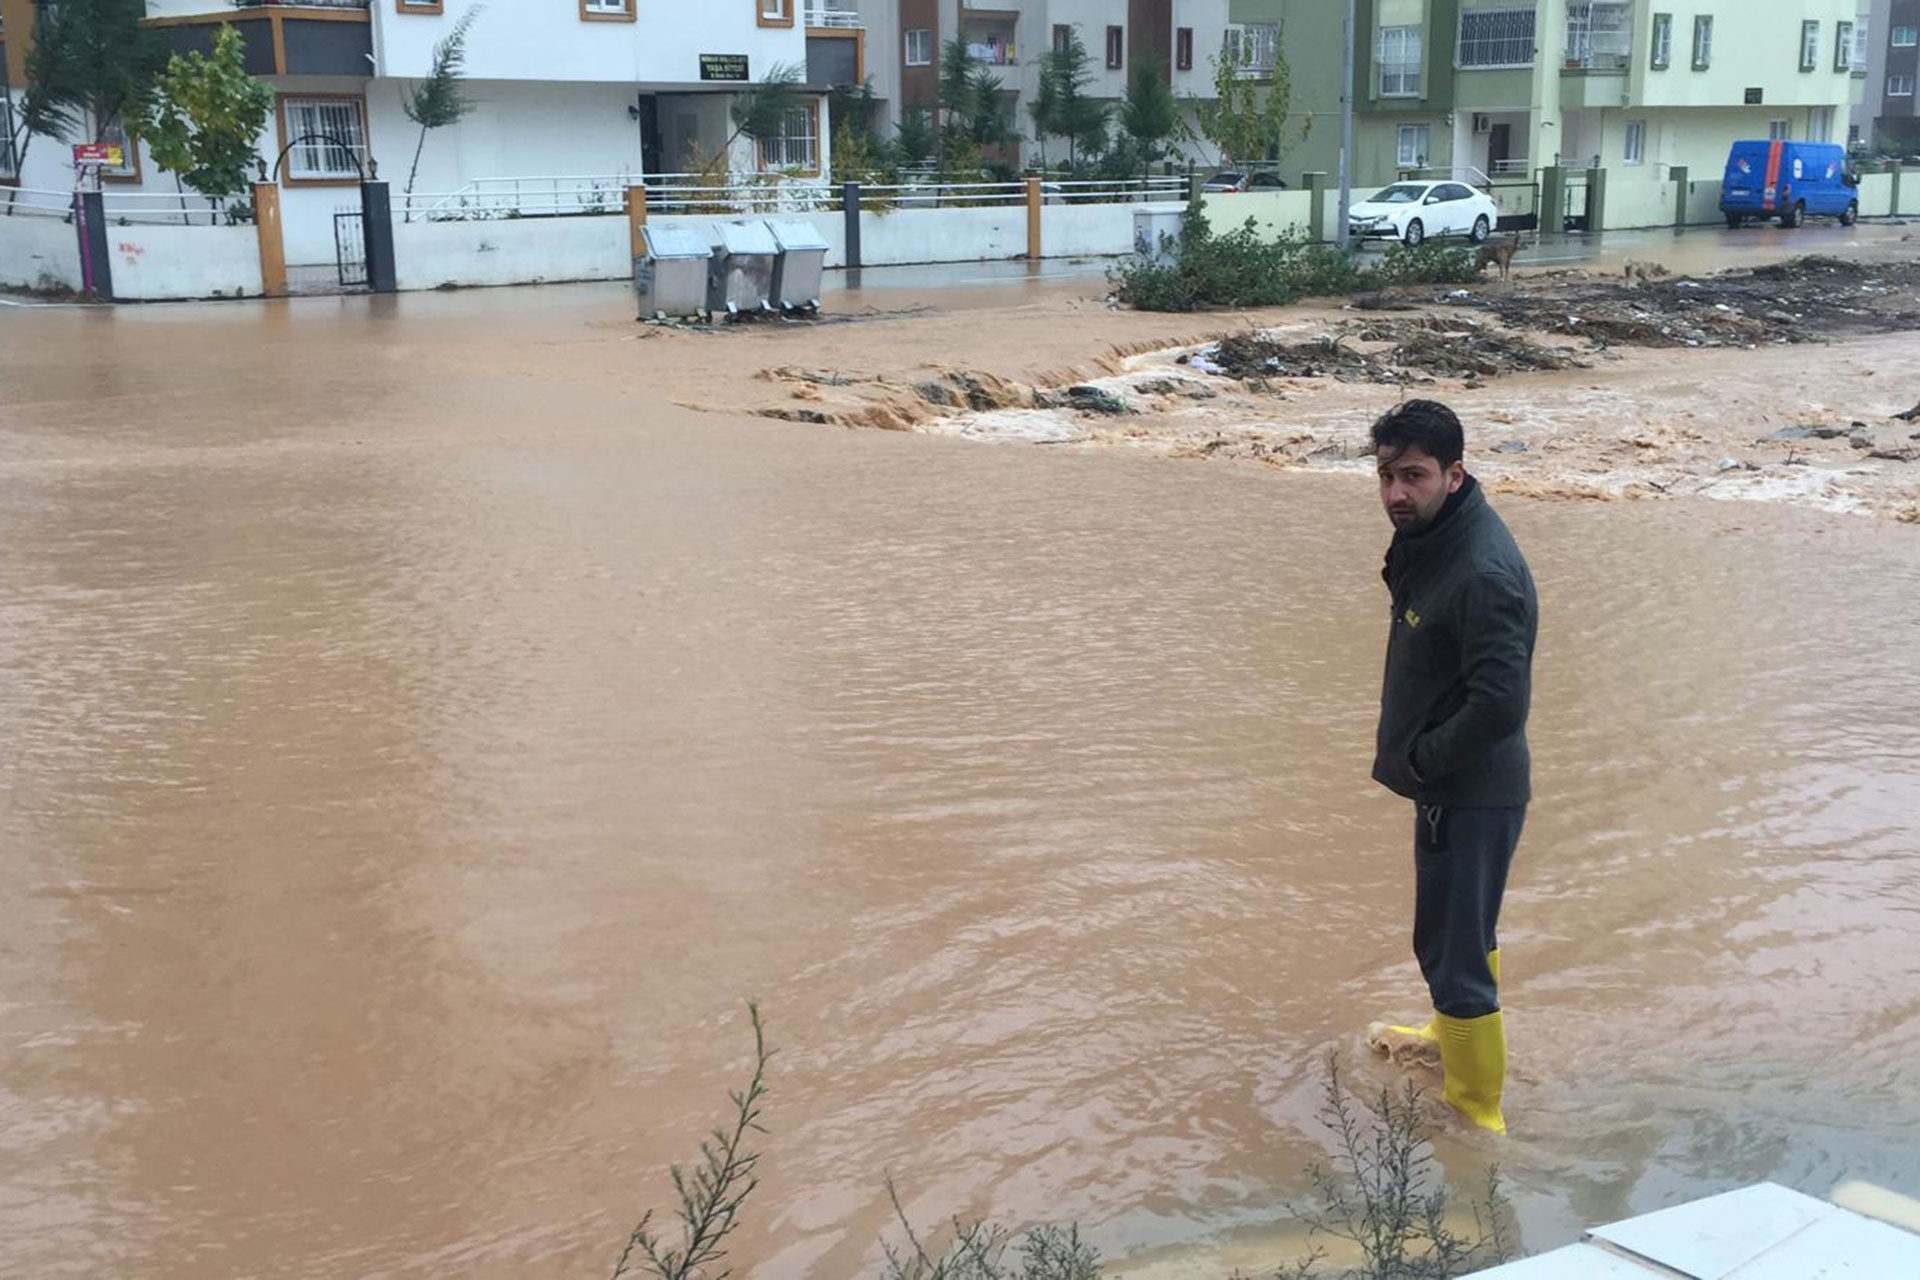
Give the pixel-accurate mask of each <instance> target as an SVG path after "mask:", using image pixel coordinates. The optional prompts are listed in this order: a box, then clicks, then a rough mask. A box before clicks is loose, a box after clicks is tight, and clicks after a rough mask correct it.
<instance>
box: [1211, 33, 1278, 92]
mask: <svg viewBox="0 0 1920 1280" xmlns="http://www.w3.org/2000/svg"><path fill="white" fill-rule="evenodd" d="M1223 48H1224V51H1225V53H1226V56H1227V57H1229V58H1232V59H1233V60H1234V61H1236V62H1238V63H1239V64H1240V74H1241V75H1242V76H1243V77H1245V78H1247V79H1250V80H1265V79H1268V78H1270V77H1271V76H1272V75H1273V69H1274V67H1275V66H1276V65H1278V63H1279V61H1280V24H1279V23H1277V22H1236V23H1233V24H1232V25H1230V26H1228V28H1227V34H1226V40H1225V43H1224V45H1223Z"/></svg>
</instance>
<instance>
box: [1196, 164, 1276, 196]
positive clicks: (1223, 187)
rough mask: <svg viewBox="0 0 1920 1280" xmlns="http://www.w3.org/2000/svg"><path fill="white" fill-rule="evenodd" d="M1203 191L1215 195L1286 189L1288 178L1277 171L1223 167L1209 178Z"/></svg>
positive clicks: (1202, 188)
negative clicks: (1249, 170) (1268, 171)
mask: <svg viewBox="0 0 1920 1280" xmlns="http://www.w3.org/2000/svg"><path fill="white" fill-rule="evenodd" d="M1200 189H1201V190H1202V191H1205V192H1208V193H1211V194H1213V195H1235V194H1240V193H1243V192H1247V191H1285V190H1286V189H1287V183H1286V179H1284V178H1282V177H1281V176H1280V175H1279V174H1277V173H1264V172H1261V171H1259V170H1255V171H1254V172H1252V173H1248V172H1247V171H1246V170H1244V169H1222V170H1221V171H1220V172H1219V173H1216V174H1214V175H1213V176H1212V177H1211V178H1208V179H1207V181H1206V185H1204V186H1203V187H1201V188H1200Z"/></svg>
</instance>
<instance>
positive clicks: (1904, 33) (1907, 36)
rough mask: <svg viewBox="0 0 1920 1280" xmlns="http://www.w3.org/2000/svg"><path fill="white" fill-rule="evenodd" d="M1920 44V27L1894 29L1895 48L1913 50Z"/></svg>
mask: <svg viewBox="0 0 1920 1280" xmlns="http://www.w3.org/2000/svg"><path fill="white" fill-rule="evenodd" d="M1916 44H1920V27H1895V28H1894V29H1893V47H1894V48H1896V49H1911V48H1913V46H1914V45H1916Z"/></svg>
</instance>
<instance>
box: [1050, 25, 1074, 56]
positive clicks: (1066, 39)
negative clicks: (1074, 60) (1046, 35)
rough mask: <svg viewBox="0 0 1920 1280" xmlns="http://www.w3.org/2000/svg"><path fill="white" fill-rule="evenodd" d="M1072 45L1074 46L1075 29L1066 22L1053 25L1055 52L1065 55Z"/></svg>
mask: <svg viewBox="0 0 1920 1280" xmlns="http://www.w3.org/2000/svg"><path fill="white" fill-rule="evenodd" d="M1072 44H1073V28H1072V27H1070V26H1068V25H1067V24H1066V23H1064V22H1056V23H1054V24H1053V51H1054V52H1055V53H1065V52H1066V51H1067V49H1068V47H1069V46H1071V45H1072Z"/></svg>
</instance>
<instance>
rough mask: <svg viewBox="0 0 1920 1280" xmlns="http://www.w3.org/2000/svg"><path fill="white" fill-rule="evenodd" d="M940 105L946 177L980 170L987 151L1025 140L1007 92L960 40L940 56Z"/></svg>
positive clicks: (941, 154) (942, 163) (951, 42)
mask: <svg viewBox="0 0 1920 1280" xmlns="http://www.w3.org/2000/svg"><path fill="white" fill-rule="evenodd" d="M937 102H938V110H939V115H940V122H939V148H938V151H939V157H940V169H941V171H942V173H946V174H957V173H959V172H960V171H962V170H967V169H977V168H978V167H979V163H980V152H981V151H982V150H983V149H985V148H987V147H997V146H1005V145H1007V144H1008V143H1011V142H1014V141H1015V140H1017V139H1018V137H1019V135H1018V134H1017V133H1015V132H1014V129H1013V121H1012V119H1011V118H1010V113H1009V111H1008V110H1007V105H1006V98H1005V86H1004V85H1002V84H1001V83H1000V78H999V77H998V76H996V75H994V74H993V71H992V69H991V68H989V67H988V66H987V65H986V64H985V63H983V62H982V61H980V59H978V58H976V57H974V56H973V52H972V51H971V50H969V49H968V48H967V46H966V44H965V42H964V41H961V40H959V39H958V38H956V39H953V40H949V41H948V42H947V43H946V46H945V47H944V48H943V49H942V50H941V53H940V78H939V88H938V97H937Z"/></svg>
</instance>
